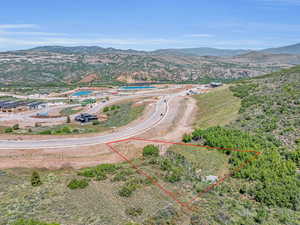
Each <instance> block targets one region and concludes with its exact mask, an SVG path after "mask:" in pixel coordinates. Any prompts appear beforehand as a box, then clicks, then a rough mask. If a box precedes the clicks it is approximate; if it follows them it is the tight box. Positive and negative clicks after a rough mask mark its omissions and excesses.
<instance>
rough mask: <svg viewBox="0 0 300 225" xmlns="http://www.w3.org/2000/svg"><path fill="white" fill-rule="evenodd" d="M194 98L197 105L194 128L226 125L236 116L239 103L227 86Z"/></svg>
mask: <svg viewBox="0 0 300 225" xmlns="http://www.w3.org/2000/svg"><path fill="white" fill-rule="evenodd" d="M194 98H195V99H196V100H197V105H198V112H197V115H196V122H195V125H194V126H195V128H202V129H205V128H208V127H211V126H217V125H226V124H228V123H230V122H231V121H234V120H235V119H236V118H237V116H238V111H239V108H240V105H241V103H240V102H241V101H240V99H238V98H237V97H234V96H233V93H232V92H231V91H230V90H229V87H228V86H227V85H226V86H223V87H221V88H218V89H214V90H212V91H211V92H209V93H206V94H202V95H197V96H195V97H194Z"/></svg>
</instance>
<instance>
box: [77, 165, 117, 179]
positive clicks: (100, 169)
mask: <svg viewBox="0 0 300 225" xmlns="http://www.w3.org/2000/svg"><path fill="white" fill-rule="evenodd" d="M119 168H120V167H118V166H117V165H114V164H101V165H98V166H95V167H90V168H86V169H83V170H81V171H79V172H78V175H80V176H84V177H96V180H104V179H106V178H107V176H106V174H108V173H114V172H115V171H117V170H118V169H119Z"/></svg>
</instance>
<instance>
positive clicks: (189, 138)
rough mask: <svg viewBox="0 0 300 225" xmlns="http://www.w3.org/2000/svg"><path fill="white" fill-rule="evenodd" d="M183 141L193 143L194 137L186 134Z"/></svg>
mask: <svg viewBox="0 0 300 225" xmlns="http://www.w3.org/2000/svg"><path fill="white" fill-rule="evenodd" d="M182 141H183V142H185V143H187V142H191V141H192V135H190V134H184V135H183V137H182Z"/></svg>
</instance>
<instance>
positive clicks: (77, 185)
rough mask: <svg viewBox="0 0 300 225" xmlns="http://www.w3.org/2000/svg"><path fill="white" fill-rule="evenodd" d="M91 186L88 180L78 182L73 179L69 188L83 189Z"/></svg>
mask: <svg viewBox="0 0 300 225" xmlns="http://www.w3.org/2000/svg"><path fill="white" fill-rule="evenodd" d="M88 185H89V181H88V180H87V179H82V180H77V179H73V180H71V181H70V183H69V184H68V188H70V189H78V188H80V189H83V188H86V187H87V186H88Z"/></svg>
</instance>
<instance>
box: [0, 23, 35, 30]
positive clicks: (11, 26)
mask: <svg viewBox="0 0 300 225" xmlns="http://www.w3.org/2000/svg"><path fill="white" fill-rule="evenodd" d="M24 28H39V26H38V25H36V24H0V29H24Z"/></svg>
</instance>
